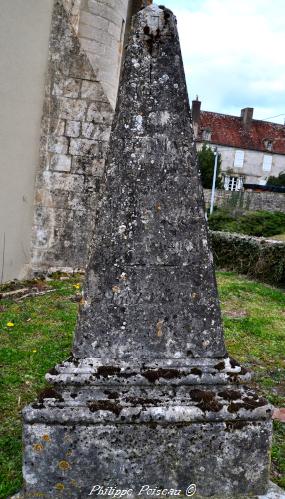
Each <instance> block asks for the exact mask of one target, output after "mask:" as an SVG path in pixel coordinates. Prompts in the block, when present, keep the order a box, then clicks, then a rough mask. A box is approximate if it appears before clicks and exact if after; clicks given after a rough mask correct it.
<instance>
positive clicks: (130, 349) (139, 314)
mask: <svg viewBox="0 0 285 499" xmlns="http://www.w3.org/2000/svg"><path fill="white" fill-rule="evenodd" d="M96 218H97V220H96V230H95V236H94V239H93V243H92V246H91V258H90V263H89V266H88V269H87V274H86V283H85V289H84V294H83V297H82V303H81V310H80V313H79V318H78V324H77V330H76V336H75V340H74V349H73V354H74V357H73V358H71V359H70V360H69V361H67V362H63V363H62V364H61V365H59V366H56V368H55V369H53V370H52V371H51V373H49V374H48V375H47V379H48V380H49V382H50V383H51V384H52V385H53V386H54V388H53V389H50V390H49V391H48V392H47V393H46V395H45V397H44V396H43V397H42V398H41V399H40V400H39V401H38V402H36V403H35V404H32V405H31V406H29V407H27V408H26V409H25V411H24V420H25V435H24V440H25V462H24V474H25V481H26V482H25V491H26V494H27V497H33V496H34V495H36V494H42V495H43V496H44V497H66V498H70V497H77V498H85V497H88V496H89V495H93V496H96V495H99V494H98V490H99V489H98V488H97V489H96V487H99V486H100V487H103V489H102V490H103V491H104V490H107V491H108V487H113V489H114V490H127V491H128V494H125V497H130V498H137V497H149V496H150V494H149V493H148V491H149V490H155V488H156V490H160V489H161V490H167V491H168V494H169V495H171V494H172V495H173V496H175V495H178V493H174V492H175V491H176V492H177V491H180V496H182V494H186V492H187V489H188V487H189V485H190V484H196V487H197V494H199V495H200V496H205V497H208V496H213V495H216V496H218V497H221V498H225V497H227V495H231V496H238V495H240V496H241V497H246V496H247V494H262V493H265V492H266V488H267V483H268V468H269V449H270V437H271V421H270V418H271V407H270V406H269V405H268V404H267V402H266V400H264V399H262V398H261V397H259V396H258V395H257V394H256V393H255V392H254V391H252V390H251V389H249V388H246V387H245V386H244V383H245V382H246V381H247V380H248V379H249V373H248V372H247V371H246V370H245V369H244V368H242V367H240V366H239V365H238V363H237V362H235V361H233V360H232V359H230V358H228V356H227V353H226V350H225V345H224V338H223V330H222V325H221V315H220V307H219V301H218V295H217V288H216V281H215V276H214V270H213V261H212V256H211V252H210V250H209V245H208V232H207V224H206V220H205V214H204V206H203V194H202V188H201V184H200V179H199V174H198V168H197V156H196V151H195V146H194V143H193V131H192V125H191V117H190V111H189V103H188V96H187V90H186V84H185V76H184V70H183V64H182V58H181V52H180V45H179V38H178V34H177V27H176V19H175V17H174V15H173V14H172V12H171V11H169V10H168V9H166V8H164V7H157V6H155V5H153V6H148V7H146V8H145V9H143V10H141V11H140V12H139V13H138V14H137V15H136V17H135V18H134V21H133V29H132V32H131V35H130V39H129V44H128V47H127V51H126V58H125V65H124V71H123V76H122V81H121V84H120V89H119V99H118V104H117V110H116V114H115V119H114V124H113V129H112V133H111V139H110V146H109V153H108V158H107V167H106V176H105V182H104V189H103V191H102V195H101V200H100V203H99V206H98V210H97V215H96ZM147 486H148V487H149V489H146V488H144V489H143V487H147ZM110 490H111V489H110ZM171 491H172V492H171ZM188 493H189V490H188ZM110 494H111V493H110ZM110 494H109V495H110ZM101 495H102V494H101ZM157 495H159V494H157ZM114 497H118V495H117V496H115V495H114Z"/></svg>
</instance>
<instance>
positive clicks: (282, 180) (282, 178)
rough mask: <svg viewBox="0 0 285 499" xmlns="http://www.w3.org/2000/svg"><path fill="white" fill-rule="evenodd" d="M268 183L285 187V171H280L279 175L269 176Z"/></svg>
mask: <svg viewBox="0 0 285 499" xmlns="http://www.w3.org/2000/svg"><path fill="white" fill-rule="evenodd" d="M266 185H277V186H280V187H285V172H281V173H279V175H278V177H269V178H268V180H267V184H266Z"/></svg>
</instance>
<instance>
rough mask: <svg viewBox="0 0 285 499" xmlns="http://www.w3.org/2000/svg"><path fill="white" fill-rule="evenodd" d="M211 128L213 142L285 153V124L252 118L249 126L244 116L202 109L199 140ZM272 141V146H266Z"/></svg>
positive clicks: (273, 152)
mask: <svg viewBox="0 0 285 499" xmlns="http://www.w3.org/2000/svg"><path fill="white" fill-rule="evenodd" d="M205 129H210V130H211V142H212V143H214V144H220V145H223V146H229V147H235V148H238V149H253V150H256V151H262V152H268V153H271V154H285V126H284V125H280V124H278V123H270V122H267V121H260V120H254V119H253V120H252V121H251V124H250V126H249V127H246V126H244V125H243V121H242V118H240V117H238V116H230V115H228V114H219V113H212V112H209V111H201V113H200V123H199V133H198V137H197V140H199V141H202V140H203V136H202V134H203V130H205ZM266 141H272V148H271V149H270V148H269V147H268V144H267V147H266Z"/></svg>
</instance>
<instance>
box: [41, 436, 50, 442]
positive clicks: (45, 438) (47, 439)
mask: <svg viewBox="0 0 285 499" xmlns="http://www.w3.org/2000/svg"><path fill="white" fill-rule="evenodd" d="M42 439H43V440H44V441H45V442H50V438H49V435H43V436H42Z"/></svg>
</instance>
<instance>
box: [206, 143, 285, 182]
mask: <svg viewBox="0 0 285 499" xmlns="http://www.w3.org/2000/svg"><path fill="white" fill-rule="evenodd" d="M209 145H210V146H211V147H212V149H214V148H215V146H214V145H213V144H209ZM202 146H203V144H202V143H198V144H197V149H198V150H201V149H202ZM217 147H218V151H219V152H220V153H221V157H222V168H221V169H222V172H223V173H226V172H230V173H231V174H235V175H239V176H245V177H246V178H245V182H247V183H252V184H259V183H260V182H262V181H263V182H265V183H266V181H267V178H268V177H269V176H274V177H278V175H279V173H281V172H283V171H285V155H281V154H274V153H271V152H269V151H268V152H266V153H263V152H259V151H252V150H244V164H243V167H242V168H237V167H235V166H234V160H235V152H236V151H237V150H238V149H237V148H234V147H226V146H219V145H218V146H217ZM264 155H269V156H272V167H271V171H270V172H266V171H263V168H262V165H263V158H264Z"/></svg>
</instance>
